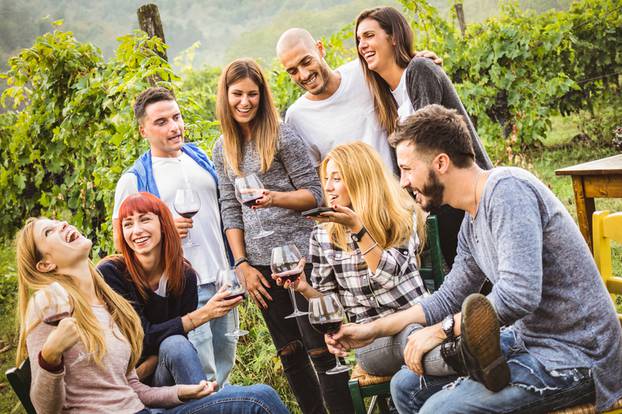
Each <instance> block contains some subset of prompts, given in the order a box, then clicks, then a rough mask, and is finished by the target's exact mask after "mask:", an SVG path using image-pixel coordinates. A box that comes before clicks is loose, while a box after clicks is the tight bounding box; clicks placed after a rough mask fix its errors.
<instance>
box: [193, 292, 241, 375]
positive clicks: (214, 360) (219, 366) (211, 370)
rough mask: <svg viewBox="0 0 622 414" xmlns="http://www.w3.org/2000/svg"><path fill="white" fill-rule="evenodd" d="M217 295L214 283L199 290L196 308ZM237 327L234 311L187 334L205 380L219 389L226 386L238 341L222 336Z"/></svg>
mask: <svg viewBox="0 0 622 414" xmlns="http://www.w3.org/2000/svg"><path fill="white" fill-rule="evenodd" d="M215 293H216V286H215V285H214V284H213V283H206V284H203V285H199V286H198V295H199V304H198V306H197V307H198V308H200V307H201V306H203V305H205V304H206V303H207V302H208V301H209V300H210V299H211V297H212V296H214V294H215ZM237 324H238V311H237V309H233V310H232V311H230V312H229V313H227V314H226V315H225V316H223V317H221V318H218V319H212V320H211V321H209V322H207V323H205V324H203V325H201V326H199V327H198V328H196V329H194V330H192V331H190V332H189V333H188V338H189V339H190V342H192V344H193V345H194V347H195V348H196V350H197V352H198V354H199V359H200V360H201V366H202V367H203V371H204V372H205V376H206V378H207V379H208V380H210V381H216V382H217V383H218V386H219V387H220V386H222V385H224V384H226V383H227V379H228V378H229V374H230V373H231V370H232V369H233V364H234V363H235V348H236V346H237V342H238V341H237V338H236V337H234V336H225V333H227V332H231V331H233V330H234V329H235V327H236V326H237Z"/></svg>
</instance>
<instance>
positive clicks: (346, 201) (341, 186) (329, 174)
mask: <svg viewBox="0 0 622 414" xmlns="http://www.w3.org/2000/svg"><path fill="white" fill-rule="evenodd" d="M325 180H326V181H325V183H324V192H325V193H326V199H327V201H328V204H329V205H330V206H334V205H340V206H345V207H350V208H351V207H352V201H351V200H350V193H349V192H348V189H347V187H346V184H345V183H344V182H343V179H342V178H341V172H340V171H339V168H338V167H337V164H336V163H335V161H333V160H328V162H327V163H326V179H325Z"/></svg>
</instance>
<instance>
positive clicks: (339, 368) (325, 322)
mask: <svg viewBox="0 0 622 414" xmlns="http://www.w3.org/2000/svg"><path fill="white" fill-rule="evenodd" d="M344 318H345V311H344V310H343V307H342V306H341V303H340V302H339V298H338V297H337V295H336V294H334V293H328V294H325V295H322V296H318V297H315V298H311V299H309V322H310V323H311V326H312V327H313V329H315V330H316V331H318V332H320V333H323V334H324V335H329V336H330V335H332V334H334V333H337V332H339V328H340V327H341V324H342V323H343V319H344ZM335 359H336V360H337V363H336V365H335V367H334V368H332V369H330V370H328V371H326V374H328V375H334V374H339V373H340V372H345V371H349V370H350V367H348V366H347V365H342V364H341V362H340V361H339V358H337V357H336V356H335Z"/></svg>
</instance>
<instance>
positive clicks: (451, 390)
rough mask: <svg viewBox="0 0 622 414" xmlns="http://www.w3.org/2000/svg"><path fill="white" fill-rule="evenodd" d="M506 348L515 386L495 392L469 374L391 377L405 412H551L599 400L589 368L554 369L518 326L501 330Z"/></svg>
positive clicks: (398, 403)
mask: <svg viewBox="0 0 622 414" xmlns="http://www.w3.org/2000/svg"><path fill="white" fill-rule="evenodd" d="M501 351H502V352H503V354H504V355H505V356H506V358H507V361H508V366H509V368H510V375H511V379H510V384H509V385H508V386H507V387H505V388H504V389H502V390H501V391H499V392H496V393H494V392H492V391H490V390H488V389H487V388H485V387H484V386H483V385H482V384H480V383H479V382H477V381H474V380H472V379H470V378H469V377H463V378H459V379H456V377H432V376H426V377H425V378H423V379H422V378H420V377H419V376H417V374H415V373H414V372H412V371H410V370H409V369H407V368H405V367H404V368H402V370H401V371H399V372H398V373H397V374H395V376H394V377H393V379H392V380H391V396H392V397H393V401H394V402H395V406H396V408H397V409H398V411H399V412H400V413H426V414H427V413H441V412H442V413H481V412H486V413H513V414H514V413H546V412H549V411H552V410H557V409H561V408H564V407H570V406H573V405H577V404H584V403H587V402H593V401H594V396H595V393H594V382H593V381H592V377H591V374H590V372H589V370H588V369H585V368H577V369H571V370H563V371H558V372H555V371H552V372H548V371H547V370H546V369H545V368H544V366H543V365H542V364H541V363H540V362H539V361H538V360H537V359H535V358H534V357H533V356H531V355H530V354H529V352H528V351H527V349H526V348H525V346H524V344H523V343H522V341H520V340H518V339H517V337H516V334H515V332H514V331H513V329H511V328H510V329H506V330H503V331H502V332H501Z"/></svg>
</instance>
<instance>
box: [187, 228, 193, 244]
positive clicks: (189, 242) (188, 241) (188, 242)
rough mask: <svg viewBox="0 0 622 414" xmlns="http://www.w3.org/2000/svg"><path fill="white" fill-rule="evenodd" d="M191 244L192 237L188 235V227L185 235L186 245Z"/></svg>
mask: <svg viewBox="0 0 622 414" xmlns="http://www.w3.org/2000/svg"><path fill="white" fill-rule="evenodd" d="M191 244H192V237H190V229H188V233H187V236H186V245H188V246H190V245H191Z"/></svg>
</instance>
